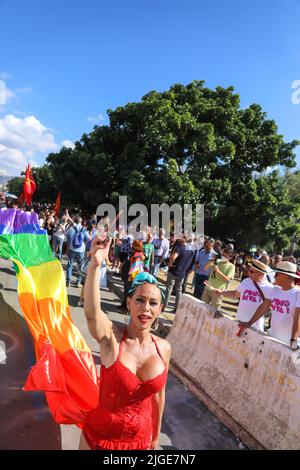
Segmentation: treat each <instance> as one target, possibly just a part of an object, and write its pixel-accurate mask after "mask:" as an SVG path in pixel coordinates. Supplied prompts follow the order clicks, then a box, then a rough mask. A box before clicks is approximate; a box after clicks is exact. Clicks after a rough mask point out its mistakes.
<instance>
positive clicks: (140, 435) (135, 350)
mask: <svg viewBox="0 0 300 470" xmlns="http://www.w3.org/2000/svg"><path fill="white" fill-rule="evenodd" d="M6 207H17V204H16V203H15V202H14V201H13V202H12V203H11V204H7V201H6V200H5V199H3V198H2V199H1V200H0V209H5V208H6ZM31 210H33V211H35V212H36V213H38V216H39V228H42V229H45V230H46V231H47V234H48V238H49V242H50V244H51V246H52V251H53V256H54V257H57V258H58V260H60V261H62V258H63V255H65V257H66V259H67V266H66V286H67V287H70V285H71V281H72V279H73V265H74V263H75V262H76V263H77V273H76V281H75V283H74V284H73V286H76V287H80V288H81V293H80V299H79V301H78V306H79V307H83V306H84V313H85V317H86V320H87V325H88V329H89V332H90V334H91V335H92V336H93V337H94V338H95V339H96V340H97V342H98V343H99V346H100V354H101V373H100V382H99V390H100V391H99V393H100V395H99V403H98V406H97V407H96V408H94V409H92V410H91V411H90V412H89V413H87V416H86V419H85V422H84V424H83V426H82V436H81V441H80V449H85V450H87V449H95V450H96V449H97V450H101V449H110V450H133V449H145V450H146V449H156V448H157V445H158V439H159V433H160V430H161V423H162V416H163V411H164V404H165V387H166V382H167V374H168V368H169V361H170V356H171V347H170V344H169V343H168V341H167V340H164V339H162V338H159V337H157V338H156V337H154V336H152V334H151V330H153V328H154V325H155V323H157V320H158V318H159V315H160V314H161V313H162V312H163V311H164V310H166V309H167V308H168V305H169V302H170V298H171V295H172V294H174V296H175V305H174V309H173V310H172V312H173V313H174V314H176V310H177V308H178V304H179V299H180V296H181V294H182V292H186V291H187V287H188V282H190V281H192V284H191V286H192V290H191V291H190V290H189V293H191V294H192V295H193V296H194V297H195V298H196V299H198V300H201V301H203V302H205V303H206V304H209V305H211V306H212V311H213V312H214V316H215V318H218V317H219V316H222V315H223V311H222V299H223V297H230V298H233V299H237V300H239V304H238V307H237V314H236V319H237V320H238V327H239V328H240V331H242V330H243V329H245V328H248V327H250V326H253V327H254V328H256V329H257V330H259V331H262V332H263V331H265V330H266V328H268V329H269V334H270V335H271V336H273V337H275V338H277V339H278V340H280V341H281V342H283V343H285V344H288V345H289V346H290V347H291V349H293V350H296V349H297V348H298V347H299V346H298V336H299V332H300V328H299V323H300V322H299V318H300V288H299V283H300V273H299V271H298V264H297V260H296V259H295V258H294V257H293V256H289V257H283V255H282V254H275V255H274V256H269V255H268V253H267V252H265V251H263V250H257V249H255V250H253V251H241V250H236V249H235V247H234V245H233V244H232V243H230V242H226V243H224V242H222V241H221V240H214V239H213V238H211V237H209V236H204V235H203V236H200V237H199V238H196V237H195V235H194V234H193V233H181V234H180V235H179V236H176V235H175V234H174V233H171V235H170V237H169V238H167V237H166V232H165V230H164V229H163V228H156V227H146V228H145V229H143V230H139V231H137V232H134V233H130V230H129V231H128V230H127V227H124V226H121V225H118V228H116V227H115V231H114V232H111V229H112V227H111V222H110V221H109V219H108V218H107V217H104V218H102V219H101V220H98V218H97V216H96V214H92V215H91V216H89V217H81V215H79V212H78V211H72V212H71V213H70V214H69V211H68V209H65V210H64V212H63V214H62V215H61V216H60V217H59V216H58V215H57V211H56V210H55V208H54V207H53V206H51V205H48V204H44V205H40V204H35V205H34V206H33V207H32V209H31ZM108 233H109V236H108V235H107V234H108ZM107 269H110V270H111V271H112V272H114V273H115V274H117V275H119V276H121V277H122V280H123V283H124V296H123V302H122V304H121V305H120V310H121V312H122V313H127V316H128V317H129V321H128V322H125V324H124V325H120V324H113V322H111V321H110V320H109V318H108V317H107V315H105V314H104V312H103V311H102V309H101V298H100V287H101V286H106V280H105V276H106V273H107ZM162 274H164V277H166V282H165V286H163V283H162V282H160V281H161V279H159V278H160V277H161V276H162ZM233 280H235V284H231V286H235V287H234V288H229V287H230V283H231V281H233ZM266 319H268V321H266Z"/></svg>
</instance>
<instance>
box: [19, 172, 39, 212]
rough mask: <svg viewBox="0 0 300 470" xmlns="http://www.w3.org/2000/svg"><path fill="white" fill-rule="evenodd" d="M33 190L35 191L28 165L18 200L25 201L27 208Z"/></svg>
mask: <svg viewBox="0 0 300 470" xmlns="http://www.w3.org/2000/svg"><path fill="white" fill-rule="evenodd" d="M35 190H36V184H35V181H34V179H33V176H32V173H31V169H30V165H28V166H27V168H26V173H25V181H24V185H23V193H22V194H21V196H20V198H19V200H20V202H21V201H23V200H24V199H25V202H26V204H27V205H28V206H29V205H30V204H31V201H32V196H33V194H34V192H35Z"/></svg>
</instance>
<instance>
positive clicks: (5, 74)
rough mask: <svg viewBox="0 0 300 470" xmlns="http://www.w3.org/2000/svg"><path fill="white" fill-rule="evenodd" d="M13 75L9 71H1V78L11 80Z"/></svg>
mask: <svg viewBox="0 0 300 470" xmlns="http://www.w3.org/2000/svg"><path fill="white" fill-rule="evenodd" d="M10 78H11V76H10V75H9V74H8V73H7V72H0V80H9V79H10Z"/></svg>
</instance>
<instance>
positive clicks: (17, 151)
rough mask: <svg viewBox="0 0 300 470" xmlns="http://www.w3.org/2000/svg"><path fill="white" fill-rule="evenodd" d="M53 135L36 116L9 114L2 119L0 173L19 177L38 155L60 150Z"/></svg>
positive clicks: (35, 164)
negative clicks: (20, 116) (22, 116)
mask: <svg viewBox="0 0 300 470" xmlns="http://www.w3.org/2000/svg"><path fill="white" fill-rule="evenodd" d="M58 149H59V147H58V145H57V144H56V143H55V140H54V137H53V135H52V134H51V133H50V132H49V129H48V128H47V127H46V126H44V125H43V124H42V123H41V122H40V121H39V120H38V119H37V118H36V117H35V116H26V117H24V118H19V117H16V116H14V115H13V114H8V115H6V116H4V117H3V118H1V119H0V172H5V173H6V174H8V175H12V176H14V175H19V174H20V172H21V171H22V170H24V169H25V168H26V166H27V164H28V163H30V162H32V163H30V164H31V165H32V166H37V165H38V164H37V163H36V162H35V161H34V157H35V156H36V154H38V153H48V152H51V151H56V150H58Z"/></svg>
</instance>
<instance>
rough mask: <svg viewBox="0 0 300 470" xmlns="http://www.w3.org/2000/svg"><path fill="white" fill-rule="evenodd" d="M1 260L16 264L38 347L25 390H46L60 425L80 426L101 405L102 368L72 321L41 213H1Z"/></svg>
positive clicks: (22, 304) (22, 302) (22, 303)
mask: <svg viewBox="0 0 300 470" xmlns="http://www.w3.org/2000/svg"><path fill="white" fill-rule="evenodd" d="M0 257H1V258H5V259H11V260H12V261H13V263H14V267H15V270H16V275H17V278H18V296H19V302H20V307H21V311H22V313H23V316H24V318H25V320H26V322H27V325H28V328H29V329H30V332H31V334H32V336H33V339H34V344H35V352H36V359H37V362H36V364H35V365H34V366H33V367H32V369H31V371H30V373H29V375H28V377H27V380H26V383H25V386H24V387H23V390H26V391H33V390H35V391H36V390H40V391H44V392H45V396H46V399H47V402H48V406H49V409H50V411H51V412H52V415H53V417H54V419H55V421H56V422H57V423H64V424H77V425H79V426H80V425H81V424H82V423H83V421H84V419H85V416H86V414H87V413H88V412H89V411H90V410H91V409H92V408H95V407H96V406H97V404H98V400H99V390H98V378H97V369H96V365H95V363H94V360H93V357H92V353H91V351H90V349H89V347H88V346H87V344H86V342H85V340H84V339H83V337H82V335H81V333H80V332H79V330H78V329H77V327H76V326H75V325H74V323H73V321H72V318H71V315H70V312H69V306H68V297H67V292H66V287H65V276H64V273H63V269H62V266H61V264H60V262H59V261H58V260H57V259H56V258H53V256H52V251H51V248H50V245H49V240H48V235H47V232H46V230H43V229H40V227H39V223H38V217H37V214H35V213H34V212H22V211H20V210H19V209H0Z"/></svg>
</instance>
